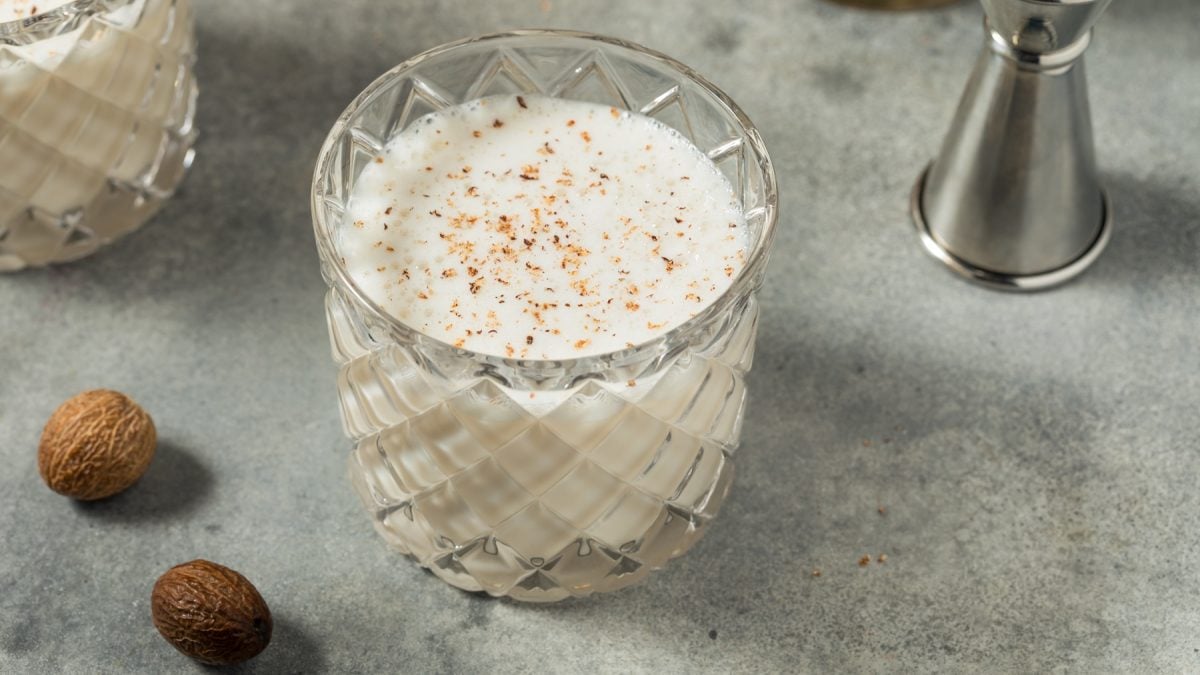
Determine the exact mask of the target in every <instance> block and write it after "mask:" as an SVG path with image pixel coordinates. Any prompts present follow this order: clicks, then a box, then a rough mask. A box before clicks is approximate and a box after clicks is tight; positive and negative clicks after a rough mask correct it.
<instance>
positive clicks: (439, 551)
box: [312, 31, 777, 601]
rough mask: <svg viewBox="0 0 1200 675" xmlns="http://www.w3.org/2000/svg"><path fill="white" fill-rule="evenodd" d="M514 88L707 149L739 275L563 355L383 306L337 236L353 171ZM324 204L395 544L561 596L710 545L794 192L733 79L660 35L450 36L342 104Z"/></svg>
mask: <svg viewBox="0 0 1200 675" xmlns="http://www.w3.org/2000/svg"><path fill="white" fill-rule="evenodd" d="M497 94H541V95H544V96H551V97H559V98H566V99H573V100H581V101H588V102H594V103H602V104H604V105H609V106H614V107H617V108H620V109H622V110H632V111H636V112H640V113H642V114H645V115H649V116H651V117H653V118H655V119H657V120H659V121H661V122H663V123H664V124H666V125H668V126H670V127H673V128H674V129H676V130H678V131H679V132H680V133H682V134H683V135H685V136H686V137H687V138H689V139H690V140H691V141H692V142H693V143H694V144H695V145H696V146H697V147H698V148H700V149H701V150H703V151H704V152H706V153H707V154H708V156H709V158H710V159H712V161H713V162H714V163H715V164H716V165H717V167H718V168H719V169H720V170H721V171H722V172H723V173H724V174H725V176H726V177H727V178H728V179H729V181H730V183H731V184H732V186H733V187H734V190H735V192H736V195H737V198H738V199H739V200H740V204H741V206H742V209H743V211H744V213H745V215H746V219H747V224H748V227H749V231H750V233H751V241H752V246H751V248H750V250H749V251H748V255H747V257H746V265H745V267H744V268H743V270H742V271H741V272H740V274H739V275H738V276H737V277H736V278H735V279H734V280H733V284H732V285H731V287H730V288H729V289H728V290H727V291H726V292H725V293H724V294H723V295H721V296H720V297H718V298H717V299H716V300H715V301H714V302H713V303H712V304H710V305H708V306H707V307H706V308H704V309H703V310H702V311H701V312H699V313H698V314H697V315H695V316H694V317H692V318H691V319H689V320H687V321H686V322H684V323H683V324H681V325H680V326H679V327H677V328H675V329H673V330H671V331H669V332H667V333H665V334H663V335H662V336H660V337H658V338H656V339H653V340H651V341H649V342H645V343H642V344H640V345H636V346H633V347H631V348H629V349H625V350H622V351H619V352H612V353H608V354H601V355H596V356H587V357H581V358H576V359H568V360H557V361H548V360H521V359H513V358H504V357H500V356H491V355H487V354H481V353H476V352H472V351H469V350H464V349H459V348H455V347H453V346H452V345H449V344H447V343H445V342H441V341H439V340H437V339H434V338H432V337H430V336H428V335H424V334H421V333H419V332H417V331H415V330H414V329H412V328H411V327H409V326H406V325H404V324H403V323H401V322H399V321H397V320H396V319H395V318H393V317H391V316H389V315H388V314H387V313H385V312H384V311H383V310H382V309H380V307H379V306H378V305H376V304H375V303H374V302H372V301H371V300H370V299H369V298H368V297H367V296H366V295H365V294H364V293H363V292H362V290H361V289H360V288H358V287H357V286H356V285H355V283H354V282H353V281H352V280H351V278H350V276H349V275H348V273H347V270H346V265H345V262H344V260H343V257H342V254H341V253H340V249H339V246H340V233H341V232H342V231H343V228H345V227H347V226H348V225H347V223H345V222H344V221H345V219H344V214H345V212H346V208H347V204H348V201H349V199H350V195H351V193H352V192H353V188H354V184H355V181H356V179H357V177H358V176H359V174H360V173H361V172H362V169H363V167H364V166H366V165H367V163H369V162H371V161H373V160H374V159H375V158H376V157H378V156H379V155H381V154H382V153H383V150H384V147H385V146H386V144H387V142H388V141H389V139H391V138H393V137H394V136H395V135H396V134H397V133H399V132H400V131H401V130H403V129H404V128H405V127H407V126H408V125H410V124H412V123H414V122H415V121H416V120H418V119H419V118H420V117H422V116H423V115H425V114H427V113H430V112H433V111H435V110H438V109H441V108H445V107H448V106H452V105H455V104H458V103H462V102H466V101H471V100H475V99H478V98H483V97H485V96H491V95H497ZM312 209H313V219H314V226H315V230H316V239H317V245H318V248H319V251H320V254H321V268H322V272H323V274H324V277H325V279H326V281H327V283H328V284H329V293H328V295H327V297H326V310H327V315H328V322H329V330H330V342H331V344H332V348H333V356H334V359H335V360H336V361H337V362H338V364H339V365H340V369H339V372H338V378H337V381H338V390H339V393H340V399H341V413H342V419H343V422H344V425H345V430H346V433H347V435H348V436H350V437H351V438H352V439H354V441H355V444H356V447H355V449H354V451H353V452H352V454H351V458H350V476H351V480H352V481H353V483H354V486H355V488H356V489H357V491H358V493H359V495H360V496H361V497H362V500H363V502H364V504H365V505H366V506H367V508H368V510H369V511H370V513H371V515H372V519H373V521H374V523H375V527H376V529H377V530H378V531H379V533H380V534H381V535H382V536H383V537H384V538H385V539H386V540H387V541H388V542H389V543H390V544H391V545H392V546H393V547H395V548H396V549H398V550H400V551H402V552H403V553H406V554H408V555H411V556H412V557H413V558H415V559H416V560H417V561H418V562H419V563H420V564H421V565H424V566H425V567H428V568H429V569H431V570H432V571H433V572H434V573H435V574H436V575H438V576H439V577H441V578H442V579H443V580H445V581H447V582H449V583H450V584H453V585H454V586H457V587H459V588H462V589H466V590H470V591H481V590H482V591H486V592H487V593H490V594H492V595H498V596H499V595H507V596H511V597H513V598H516V599H519V600H532V601H552V600H560V599H563V598H566V597H569V596H583V595H588V594H590V593H593V592H597V591H609V590H614V589H617V588H621V587H624V586H627V585H629V584H631V583H634V582H636V581H638V580H640V579H642V578H644V577H645V575H646V574H648V573H649V572H650V571H651V570H653V569H656V568H659V567H661V566H662V565H664V564H665V563H666V562H667V561H668V560H670V559H671V558H673V557H675V556H678V555H680V554H682V553H683V552H685V551H686V550H688V549H689V548H690V547H691V546H692V545H693V544H695V543H696V541H697V540H698V539H699V538H700V537H701V535H702V534H703V533H704V532H705V528H706V526H707V525H708V523H709V522H710V521H711V520H712V518H713V517H714V516H715V515H716V514H717V511H718V509H719V508H720V506H721V503H722V502H723V500H724V498H725V495H726V493H727V491H728V489H729V485H730V482H731V481H732V479H733V458H732V455H733V452H734V450H735V449H736V447H737V445H738V440H739V437H740V433H741V423H742V418H743V412H744V406H745V398H746V390H745V385H744V377H745V374H746V371H747V370H748V369H749V368H750V363H751V359H752V355H753V352H754V338H755V328H756V325H757V319H758V302H757V300H756V298H755V292H756V291H757V289H758V287H759V285H760V284H761V283H762V279H763V274H764V270H765V267H766V262H767V256H768V252H769V249H770V245H771V241H772V237H773V233H774V226H775V221H776V210H777V198H776V191H775V177H774V173H773V170H772V168H771V163H770V160H769V159H768V157H767V153H766V150H765V148H764V146H763V144H762V140H761V139H760V138H759V135H758V133H757V131H756V130H755V129H754V127H753V126H752V125H751V123H750V121H749V120H748V119H747V118H746V116H745V115H744V114H743V113H742V111H741V110H740V109H739V108H738V107H737V106H736V105H735V104H734V103H733V102H732V101H731V100H730V99H729V98H728V97H727V96H726V95H724V94H723V93H722V92H720V91H719V90H717V89H716V88H715V87H714V86H713V85H711V84H710V83H708V82H707V81H705V80H704V79H702V78H701V77H699V76H698V75H697V74H696V73H695V72H693V71H692V70H691V69H689V68H688V67H686V66H684V65H683V64H680V63H679V62H677V61H674V60H672V59H670V58H668V57H666V56H664V55H662V54H658V53H655V52H651V51H649V50H647V49H644V48H642V47H639V46H636V45H633V44H630V43H626V42H622V41H619V40H614V39H610V38H602V37H598V36H594V35H588V34H583V33H574V32H563V31H519V32H513V33H505V34H497V35H490V36H486V37H481V38H475V39H471V40H465V41H462V42H458V43H454V44H450V45H445V46H442V47H438V48H435V49H433V50H431V51H429V52H426V53H424V54H421V55H419V56H417V57H415V58H413V59H411V60H409V61H408V62H406V63H404V64H401V65H400V66H398V67H396V68H395V69H393V70H391V71H390V72H388V73H386V74H385V75H383V76H382V77H380V78H379V79H378V80H376V81H375V82H374V83H373V84H372V85H371V86H369V87H368V88H367V89H366V90H365V91H364V92H363V93H362V94H361V95H359V97H358V98H357V99H355V101H354V102H353V103H352V104H351V105H350V107H349V108H348V109H347V110H346V112H345V113H343V114H342V116H341V117H340V118H339V119H338V121H337V123H336V125H335V126H334V128H333V130H332V131H331V132H330V134H329V136H328V138H327V140H326V142H325V145H324V147H323V148H322V150H321V153H320V157H319V159H318V162H317V167H316V175H315V177H314V183H313V191H312Z"/></svg>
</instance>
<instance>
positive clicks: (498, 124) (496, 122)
mask: <svg viewBox="0 0 1200 675" xmlns="http://www.w3.org/2000/svg"><path fill="white" fill-rule="evenodd" d="M502 126H504V122H501V121H500V120H492V127H493V128H495V129H499V128H500V127H502Z"/></svg>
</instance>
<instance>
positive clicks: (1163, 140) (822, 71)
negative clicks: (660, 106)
mask: <svg viewBox="0 0 1200 675" xmlns="http://www.w3.org/2000/svg"><path fill="white" fill-rule="evenodd" d="M198 4H199V35H200V40H201V47H202V50H203V51H202V56H201V61H200V65H199V75H200V78H201V87H202V91H201V102H200V105H201V108H200V116H199V126H200V128H201V130H202V133H203V137H202V140H201V142H200V145H199V156H198V160H197V162H196V166H195V167H194V170H193V173H192V174H191V176H190V177H189V178H188V180H187V181H186V183H185V185H184V187H183V190H182V192H181V193H180V194H179V195H178V197H177V198H176V199H175V200H174V201H172V202H171V203H170V204H169V205H168V207H167V208H166V209H165V210H164V211H163V212H162V214H161V215H160V216H158V217H157V218H156V219H155V220H154V222H153V223H151V224H150V225H149V226H147V227H146V228H145V229H144V230H142V231H141V232H139V233H137V234H135V235H133V236H131V237H129V238H128V239H127V240H124V241H122V242H120V243H119V244H118V245H115V246H113V247H111V248H110V249H107V250H105V251H103V252H102V253H100V254H98V255H96V256H94V257H92V258H90V259H88V260H86V261H83V262H81V263H78V264H74V265H70V266H65V267H56V268H53V269H49V270H42V271H32V272H25V273H21V274H15V275H8V276H4V277H0V308H3V309H2V313H0V462H2V464H3V467H4V468H3V470H2V471H0V535H2V537H0V671H4V672H13V673H25V672H52V671H66V672H92V671H101V672H126V671H138V672H156V673H157V672H176V671H183V672H192V671H196V672H200V671H201V670H202V669H201V668H200V667H198V666H193V665H192V664H191V663H190V662H188V661H186V660H185V659H183V658H182V657H180V656H179V655H177V654H176V653H175V652H174V651H173V650H172V649H171V648H170V647H168V646H167V645H166V643H164V642H163V641H162V640H161V639H160V638H159V637H158V636H157V634H156V633H155V631H154V629H153V627H152V625H151V623H150V619H149V606H148V596H149V592H150V587H151V585H152V583H153V581H154V579H155V577H156V576H157V575H158V574H159V573H161V572H162V571H163V570H165V569H166V568H167V567H169V566H171V565H173V564H176V563H178V562H181V561H184V560H189V559H191V558H194V557H200V556H202V557H207V558H211V559H214V560H217V561H220V562H223V563H225V564H228V565H230V566H232V567H234V568H236V569H238V570H240V571H242V572H243V573H245V574H246V575H247V576H249V577H250V578H251V579H252V580H254V581H255V582H256V583H257V584H258V587H259V588H260V589H261V591H262V593H263V595H264V596H266V598H267V600H268V601H269V602H270V605H271V608H272V610H273V611H274V613H275V616H276V621H277V632H276V637H275V640H274V643H273V644H272V646H271V648H270V649H269V650H268V651H267V652H266V653H264V654H263V655H262V656H261V657H260V658H259V659H257V660H256V661H254V662H253V663H252V664H251V665H249V666H247V667H245V668H244V671H245V672H320V671H337V672H387V671H412V672H419V671H433V670H439V671H455V672H484V671H488V672H490V671H512V672H516V671H530V670H555V671H559V672H573V671H586V672H622V671H650V670H654V671H663V672H685V671H686V672H697V671H729V670H745V671H755V672H772V671H789V670H843V671H844V670H855V671H873V670H906V671H907V670H939V669H949V670H981V669H982V670H1022V671H1030V670H1032V671H1044V670H1049V669H1053V668H1058V667H1063V668H1065V669H1067V670H1074V671H1083V672H1086V671H1094V670H1102V671H1114V670H1117V671H1143V672H1145V671H1151V670H1168V671H1176V672H1180V671H1189V670H1190V671H1195V670H1197V669H1200V571H1198V570H1200V546H1198V541H1200V537H1198V535H1197V526H1198V525H1200V491H1197V490H1196V482H1197V481H1196V478H1197V474H1198V472H1200V417H1198V415H1197V409H1198V408H1200V345H1198V339H1200V330H1198V329H1200V179H1198V178H1197V173H1198V171H1197V170H1198V169H1200V159H1198V158H1200V40H1197V39H1196V36H1195V27H1196V26H1197V25H1200V3H1195V2H1192V1H1191V0H1139V1H1138V2H1118V3H1114V5H1113V7H1112V8H1111V10H1110V12H1109V14H1108V15H1107V16H1106V17H1105V18H1104V20H1103V23H1102V25H1101V28H1100V30H1099V32H1098V34H1097V38H1098V39H1097V41H1096V43H1095V44H1094V45H1093V48H1092V50H1091V52H1090V55H1089V64H1088V65H1089V69H1090V73H1091V76H1092V77H1091V85H1092V102H1093V109H1094V117H1095V127H1096V136H1097V146H1098V153H1099V157H1100V162H1101V164H1102V168H1103V170H1104V172H1105V175H1106V178H1107V181H1108V184H1109V186H1110V187H1111V190H1112V197H1113V201H1114V202H1115V204H1116V215H1117V223H1118V229H1117V231H1116V235H1115V236H1114V238H1113V241H1112V244H1111V247H1110V248H1109V250H1108V251H1107V253H1106V254H1105V255H1104V257H1103V258H1102V259H1101V260H1100V262H1099V263H1098V264H1097V265H1096V266H1095V267H1094V269H1093V270H1092V271H1091V272H1090V273H1088V274H1087V275H1086V276H1085V277H1083V278H1081V279H1080V280H1079V281H1078V282H1077V283H1074V284H1073V285H1071V286H1068V287H1066V288H1063V289H1061V290H1058V291H1054V292H1051V293H1045V294H1041V295H1034V296H1010V295H1002V294H996V293H991V292H986V291H983V290H980V289H977V288H973V287H971V286H968V285H967V284H964V283H961V282H959V281H958V280H956V279H955V278H952V277H951V276H950V275H949V274H947V273H946V272H944V271H943V270H941V269H939V267H938V266H937V265H935V264H934V263H933V262H931V261H930V260H928V259H927V258H926V257H925V256H924V254H923V253H922V252H921V251H920V248H919V246H918V244H917V240H916V238H915V235H914V234H913V232H912V231H911V229H910V226H909V222H908V216H907V213H906V200H907V194H908V190H909V187H910V185H911V183H912V181H913V179H914V178H915V177H916V175H917V172H918V171H919V169H920V168H921V166H922V164H923V163H924V162H925V161H926V160H927V159H928V158H929V156H930V155H931V154H932V153H933V152H934V151H935V149H936V147H937V144H938V142H939V140H940V138H941V135H942V133H943V132H944V131H945V128H946V125H947V123H948V121H949V117H950V115H951V113H952V110H953V107H954V103H955V100H956V99H957V96H958V94H959V92H960V90H961V87H962V85H963V82H964V81H965V78H966V74H967V71H968V69H969V67H970V63H971V61H972V60H973V58H974V55H975V54H976V51H977V49H978V46H979V41H980V33H979V30H980V29H979V22H980V12H979V9H978V7H977V6H976V5H975V4H974V3H963V4H960V5H957V6H954V7H952V8H950V9H946V10H942V11H934V12H924V13H915V14H906V15H896V14H885V13H865V12H860V11H853V10H848V9H843V8H841V7H838V6H834V5H829V4H824V3H821V2H815V1H811V0H810V1H799V0H778V1H776V2H745V3H733V2H729V3H699V2H685V1H684V0H663V1H660V2H647V1H646V0H637V1H634V2H603V3H601V2H584V1H583V0H579V1H570V2H569V1H566V0H549V1H548V2H544V3H543V2H539V0H502V1H494V2H487V3H483V2H478V3H476V2H466V1H465V0H463V1H454V2H451V1H446V0H438V1H434V0H428V1H424V2H418V1H415V0H414V1H411V2H383V1H381V0H340V1H339V2H322V1H320V0H288V1H286V2H284V1H281V2H265V1H261V0H260V1H254V2H232V1H230V0H198ZM522 26H560V27H573V28H580V29H587V30H593V31H597V32H602V33H607V34H612V35H617V36H621V37H625V38H628V39H631V40H634V41H637V42H641V43H643V44H646V45H648V46H650V47H654V48H657V49H660V50H663V51H666V52H668V53H670V54H672V55H674V56H676V57H678V58H680V59H681V60H683V61H685V62H687V63H689V64H691V65H693V66H695V67H696V68H697V69H698V70H699V71H700V72H702V73H705V74H706V75H708V76H709V77H710V78H711V79H712V80H713V81H714V82H716V83H717V84H718V85H719V86H721V87H723V88H725V89H726V91H728V92H729V93H730V94H731V95H732V96H733V97H734V98H735V99H736V100H738V101H739V102H740V103H741V104H742V105H743V107H744V108H745V109H746V110H747V112H748V113H749V114H750V116H751V117H752V118H753V119H754V120H755V121H756V122H757V123H758V125H759V126H760V127H761V129H762V134H763V136H764V137H765V138H766V140H767V142H768V145H769V147H770V148H771V150H772V155H773V156H774V159H775V162H776V165H777V168H778V172H779V182H780V186H781V191H782V194H783V209H782V221H781V223H780V228H779V229H780V231H779V238H778V247H777V249H776V252H775V256H774V259H773V262H772V267H771V271H770V275H769V279H768V286H767V288H766V289H765V291H764V294H763V309H764V318H763V322H762V329H761V334H760V337H759V356H758V360H757V362H756V364H755V371H754V372H753V374H752V377H751V384H752V397H751V404H750V408H749V415H748V418H747V422H746V432H745V438H744V443H743V449H742V451H741V453H740V455H739V460H738V461H739V476H738V480H737V482H736V484H735V486H734V493H733V495H732V496H731V499H730V501H729V502H728V504H727V506H726V507H725V511H724V513H723V515H722V516H721V518H719V519H718V520H717V522H716V524H715V526H714V527H713V528H712V530H711V531H710V533H709V535H708V537H707V538H706V539H705V540H704V541H703V542H702V543H701V544H700V545H699V546H698V547H697V548H696V549H695V550H694V551H693V552H692V553H691V554H690V555H689V556H687V557H686V558H684V559H681V560H679V561H677V562H676V563H675V564H674V565H673V566H672V567H671V568H669V569H668V570H666V571H664V572H660V573H658V574H657V575H656V576H653V577H652V578H651V579H650V581H649V582H648V583H647V584H645V585H644V586H641V587H639V588H637V589H632V590H629V591H626V592H622V593H619V594H615V595H612V596H609V597H601V598H596V599H594V600H592V601H589V602H578V603H572V604H565V605H560V606H552V607H529V606H522V605H517V604H513V603H509V602H498V601H490V600H483V599H479V598H476V597H473V596H469V595H465V594H462V593H459V592H457V591H454V590H452V589H450V588H449V587H446V586H444V585H443V584H441V583H440V582H438V581H436V580H435V579H433V578H432V577H430V576H428V575H426V574H425V573H423V572H421V571H420V570H419V569H418V568H417V567H416V566H414V565H413V564H411V563H409V562H408V561H406V560H404V559H402V558H400V557H398V556H396V555H393V554H390V553H389V552H388V551H387V550H386V549H385V547H384V546H383V544H382V542H381V541H380V540H379V539H378V538H376V536H375V535H374V534H373V532H372V530H371V528H370V525H369V523H368V519H367V518H366V516H365V515H364V514H363V513H361V512H360V508H359V506H358V503H357V501H356V499H355V497H354V496H353V495H352V493H351V491H350V489H349V486H348V484H347V482H346V480H345V478H344V474H343V467H344V461H345V454H346V451H347V445H348V444H347V443H346V442H344V441H343V440H342V438H341V433H340V426H339V422H338V420H337V412H336V410H337V408H336V403H335V398H334V387H333V378H334V370H333V367H332V365H331V363H330V361H329V355H328V349H327V345H326V334H325V327H324V323H323V317H322V312H321V296H322V291H323V285H322V282H321V280H320V278H319V276H318V272H317V260H316V255H315V252H314V247H313V244H312V234H311V229H310V224H309V217H308V207H307V198H308V183H309V177H310V172H311V169H312V165H313V162H314V159H315V154H316V151H317V148H318V146H319V144H320V141H321V140H322V138H323V137H324V135H325V132H326V131H327V130H328V128H329V126H330V125H331V124H332V122H333V120H334V118H335V117H336V116H337V114H338V113H339V112H340V111H341V110H342V108H343V107H344V106H345V105H346V104H347V103H348V102H349V101H350V99H351V98H352V97H353V96H354V95H355V94H356V93H357V92H358V91H359V90H360V89H362V87H364V86H365V85H366V84H367V83H368V82H370V81H371V80H372V79H373V78H374V77H375V76H376V75H378V74H379V73H381V72H383V71H384V70H385V69H387V68H388V67H390V66H392V65H394V64H396V63H398V62H399V61H401V60H403V59H404V58H406V57H408V56H411V55H413V54H415V53H417V52H419V51H421V50H423V49H426V48H428V47H432V46H434V45H436V44H438V43H441V42H445V41H448V40H452V39H456V38H460V37H464V36H467V35H469V34H473V33H480V32H487V31H493V30H497V29H502V28H509V27H522ZM98 386H105V387H112V388H116V389H121V390H124V391H126V392H129V393H130V394H131V395H133V396H134V397H135V398H137V399H138V400H140V401H141V402H143V403H144V404H145V405H146V407H147V408H148V409H149V410H150V411H151V413H152V414H153V415H154V417H155V419H156V420H157V422H158V426H159V431H160V434H161V439H162V441H161V446H160V448H159V453H160V454H159V456H158V458H157V459H156V461H155V463H154V465H153V466H152V467H151V469H150V471H149V473H148V475H147V476H146V477H145V479H144V480H142V481H141V482H140V483H139V484H138V485H137V486H136V487H135V488H134V489H132V490H130V491H129V492H128V493H126V494H123V495H121V496H118V497H116V498H114V499H111V500H108V501H106V502H102V503H98V504H91V505H79V504H73V503H71V502H69V501H68V500H65V499H63V498H60V497H58V496H56V495H54V494H52V493H51V492H50V491H49V490H47V489H46V488H45V487H43V486H42V484H41V483H40V481H39V480H38V477H37V471H36V465H35V454H36V443H37V438H38V433H39V430H40V428H41V425H42V423H43V422H44V420H45V419H46V417H47V416H48V415H49V414H50V412H51V411H52V410H53V409H54V407H55V406H56V405H57V404H58V403H59V402H60V401H61V400H62V399H64V398H66V397H67V396H69V395H71V394H73V393H75V392H77V391H79V390H82V389H86V388H92V387H98ZM881 506H882V507H884V508H885V509H886V515H882V516H881V515H880V514H879V513H878V511H877V509H878V508H879V507H881ZM881 553H883V554H886V555H887V562H886V563H884V564H878V563H872V564H871V565H869V566H867V567H865V568H860V567H859V566H858V564H857V560H858V559H859V558H860V557H861V556H863V555H866V554H870V555H872V556H877V555H879V554H881ZM814 568H819V569H820V570H821V575H820V577H814V576H812V575H811V572H812V570H813V569H814Z"/></svg>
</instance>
